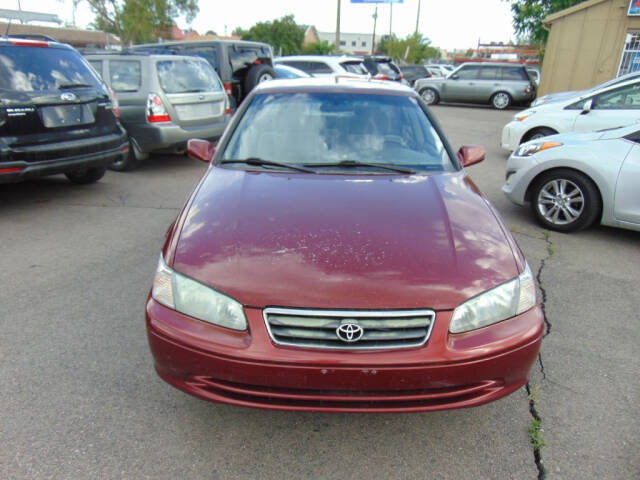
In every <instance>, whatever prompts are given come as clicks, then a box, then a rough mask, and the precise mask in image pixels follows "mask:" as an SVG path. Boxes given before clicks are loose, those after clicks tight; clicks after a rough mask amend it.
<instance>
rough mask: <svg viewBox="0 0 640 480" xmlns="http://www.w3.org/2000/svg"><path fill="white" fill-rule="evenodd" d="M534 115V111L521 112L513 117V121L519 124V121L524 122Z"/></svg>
mask: <svg viewBox="0 0 640 480" xmlns="http://www.w3.org/2000/svg"><path fill="white" fill-rule="evenodd" d="M534 113H536V111H535V110H525V111H524V112H521V113H518V114H516V115H514V116H513V119H514V120H515V121H516V122H521V121H523V120H525V119H526V118H529V117H530V116H531V115H533V114H534Z"/></svg>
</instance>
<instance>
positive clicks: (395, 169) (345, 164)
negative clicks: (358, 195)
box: [303, 160, 416, 173]
mask: <svg viewBox="0 0 640 480" xmlns="http://www.w3.org/2000/svg"><path fill="white" fill-rule="evenodd" d="M303 165H304V166H305V167H347V168H351V167H372V168H383V169H385V170H391V171H392V172H398V173H416V172H415V170H412V169H410V168H405V167H400V166H397V165H389V164H388V163H367V162H360V161H358V160H341V161H339V162H333V163H305V164H303Z"/></svg>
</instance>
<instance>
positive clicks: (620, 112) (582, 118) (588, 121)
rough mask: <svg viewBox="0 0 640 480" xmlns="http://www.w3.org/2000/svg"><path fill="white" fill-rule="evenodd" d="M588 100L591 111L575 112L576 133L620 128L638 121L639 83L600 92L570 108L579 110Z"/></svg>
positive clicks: (639, 114)
mask: <svg viewBox="0 0 640 480" xmlns="http://www.w3.org/2000/svg"><path fill="white" fill-rule="evenodd" d="M589 100H591V109H589V110H579V111H578V112H577V113H578V115H577V116H576V120H575V123H574V126H573V129H574V130H576V131H584V130H586V131H589V130H600V129H602V128H613V127H621V126H623V125H629V124H632V123H634V122H638V121H639V120H640V82H636V83H632V84H630V85H624V86H622V87H618V88H614V89H612V90H608V91H606V92H602V93H600V94H597V95H594V96H592V97H589V98H587V99H585V100H584V102H582V101H581V102H579V103H580V105H576V104H574V105H573V106H572V107H574V106H575V107H576V109H577V108H580V107H581V106H582V105H584V103H585V102H588V101H589Z"/></svg>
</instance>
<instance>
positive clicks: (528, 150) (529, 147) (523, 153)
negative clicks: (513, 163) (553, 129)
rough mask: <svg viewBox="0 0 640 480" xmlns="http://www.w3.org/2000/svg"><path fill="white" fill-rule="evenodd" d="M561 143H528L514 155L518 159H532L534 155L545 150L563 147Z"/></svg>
mask: <svg viewBox="0 0 640 480" xmlns="http://www.w3.org/2000/svg"><path fill="white" fill-rule="evenodd" d="M561 146H562V143H561V142H535V143H526V144H524V145H521V146H520V148H518V150H516V153H514V155H515V156H516V157H530V156H531V155H533V154H536V153H538V152H542V151H543V150H549V149H550V148H555V147H561Z"/></svg>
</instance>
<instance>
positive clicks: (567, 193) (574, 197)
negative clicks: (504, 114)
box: [502, 124, 640, 232]
mask: <svg viewBox="0 0 640 480" xmlns="http://www.w3.org/2000/svg"><path fill="white" fill-rule="evenodd" d="M502 191H503V192H504V194H505V195H506V196H507V197H508V198H509V199H510V200H511V201H513V202H514V203H516V204H518V205H525V204H526V203H529V204H530V206H531V210H532V212H533V215H534V216H535V217H536V219H537V220H538V222H539V223H540V224H541V225H542V226H543V227H545V228H548V229H551V230H557V231H560V232H571V231H575V230H581V229H583V228H587V227H588V226H590V225H591V224H593V223H594V222H596V221H598V222H599V223H601V224H602V225H609V226H613V227H620V228H627V229H630V230H638V231H640V126H638V125H637V124H636V125H633V126H628V127H622V128H615V129H608V130H600V131H597V132H588V133H568V134H561V135H552V136H549V137H544V138H541V139H538V140H533V141H531V142H527V143H524V144H522V145H521V146H520V148H518V150H516V151H515V152H514V153H513V154H512V155H511V157H510V158H509V161H508V162H507V173H506V181H505V184H504V185H503V187H502Z"/></svg>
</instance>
